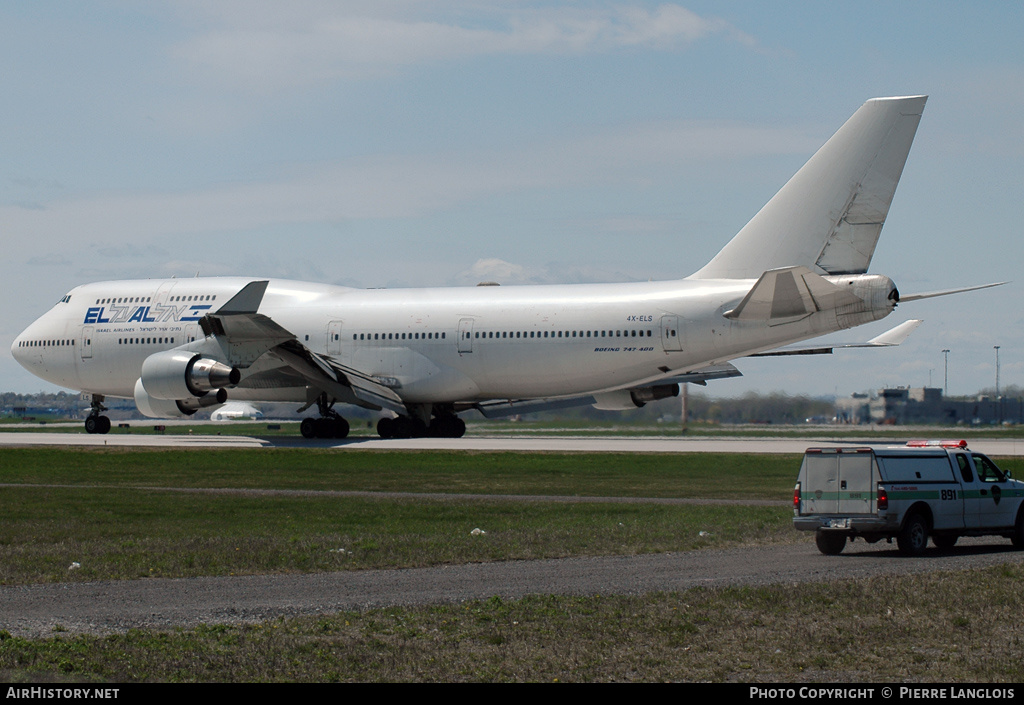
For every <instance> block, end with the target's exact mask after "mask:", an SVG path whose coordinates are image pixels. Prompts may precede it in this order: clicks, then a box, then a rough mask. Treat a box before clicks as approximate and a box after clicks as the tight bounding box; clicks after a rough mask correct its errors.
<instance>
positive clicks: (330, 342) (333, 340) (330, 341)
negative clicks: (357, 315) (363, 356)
mask: <svg viewBox="0 0 1024 705" xmlns="http://www.w3.org/2000/svg"><path fill="white" fill-rule="evenodd" d="M327 354H328V355H341V321H331V322H329V323H328V324H327Z"/></svg>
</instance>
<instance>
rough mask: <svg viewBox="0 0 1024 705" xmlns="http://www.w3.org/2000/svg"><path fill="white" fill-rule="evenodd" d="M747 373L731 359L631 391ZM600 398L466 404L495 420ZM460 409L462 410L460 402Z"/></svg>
mask: <svg viewBox="0 0 1024 705" xmlns="http://www.w3.org/2000/svg"><path fill="white" fill-rule="evenodd" d="M742 376H743V373H742V372H740V371H739V370H738V369H736V368H735V367H734V366H733V365H731V364H730V363H728V362H725V363H722V364H720V365H710V366H708V367H703V368H701V369H699V370H693V371H692V372H684V373H680V374H677V375H672V376H671V377H665V378H661V379H658V380H656V381H653V382H648V383H646V384H641V385H638V386H636V387H633V388H632V389H631V391H634V390H641V389H644V388H646V387H656V386H663V385H668V384H682V383H689V384H699V385H702V386H703V385H707V383H708V380H711V379H725V378H728V377H742ZM597 402H598V399H597V397H596V396H595V395H593V394H585V395H581V396H577V397H563V398H559V399H502V400H495V401H487V402H480V403H476V404H468V405H466V407H465V408H466V409H476V410H477V411H479V412H480V413H481V414H483V415H484V416H485V417H486V418H489V419H494V418H500V417H502V416H512V415H514V414H530V413H533V412H536V411H553V410H555V409H569V408H572V407H574V406H590V405H592V404H596V403H597ZM456 407H457V410H459V411H462V410H464V409H459V408H458V405H456Z"/></svg>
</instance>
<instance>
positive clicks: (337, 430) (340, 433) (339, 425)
mask: <svg viewBox="0 0 1024 705" xmlns="http://www.w3.org/2000/svg"><path fill="white" fill-rule="evenodd" d="M332 426H333V427H334V428H333V431H334V437H335V438H348V431H349V425H348V421H346V420H345V419H343V418H342V417H340V416H335V417H334V419H333V421H332Z"/></svg>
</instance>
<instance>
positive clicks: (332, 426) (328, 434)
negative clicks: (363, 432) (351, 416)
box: [299, 415, 349, 438]
mask: <svg viewBox="0 0 1024 705" xmlns="http://www.w3.org/2000/svg"><path fill="white" fill-rule="evenodd" d="M299 430H300V431H301V432H302V437H303V438H346V437H347V436H348V432H349V425H348V421H346V420H345V419H344V418H342V417H341V416H336V415H335V416H324V417H322V418H319V419H316V418H313V417H311V416H309V417H306V418H304V419H302V423H301V424H300V425H299Z"/></svg>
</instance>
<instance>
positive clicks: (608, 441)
mask: <svg viewBox="0 0 1024 705" xmlns="http://www.w3.org/2000/svg"><path fill="white" fill-rule="evenodd" d="M910 436H913V437H920V434H917V435H915V434H912V433H909V434H908V437H910ZM896 442H897V441H892V440H887V439H878V440H876V441H870V440H865V439H862V438H857V439H843V438H838V437H837V438H770V437H763V438H726V437H721V436H719V437H712V436H708V437H689V436H688V437H681V438H667V437H665V436H647V437H644V436H630V437H614V436H558V437H551V436H543V437H536V436H527V435H507V436H506V435H502V436H467V437H465V438H457V439H450V438H409V439H390V440H382V439H380V438H352V439H346V440H344V441H337V440H306V439H304V438H287V437H272V438H259V437H253V436H229V435H223V436H208V435H200V434H195V435H188V434H165V435H155V436H154V435H138V434H118V433H111V434H107V435H102V436H101V435H96V436H90V435H88V434H86V433H81V432H77V433H31V432H20V431H17V432H16V431H5V432H0V446H8V447H10V446H38V445H47V446H52V445H58V446H108V447H139V448H147V447H175V448H343V449H346V450H448V451H450V450H469V451H477V452H480V451H512V452H531V451H534V452H536V451H540V452H549V453H790V454H801V453H803V452H804V450H806V449H807V448H810V447H814V446H819V447H827V446H840V445H842V446H857V445H867V444H868V443H880V444H886V443H896ZM970 448H971V449H972V450H976V451H978V452H981V453H985V454H987V455H992V456H996V457H1008V456H1022V455H1024V439H998V440H989V439H978V440H974V441H970Z"/></svg>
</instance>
